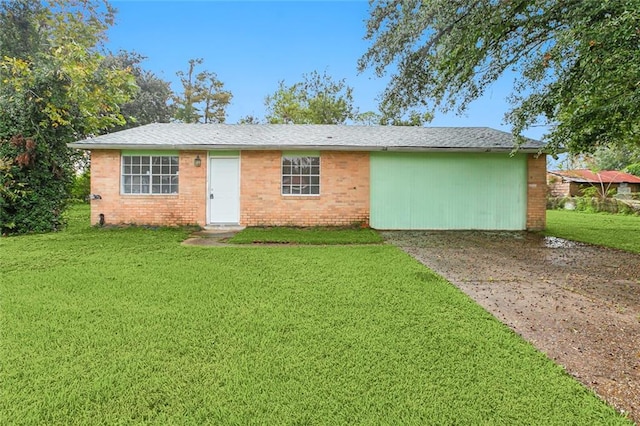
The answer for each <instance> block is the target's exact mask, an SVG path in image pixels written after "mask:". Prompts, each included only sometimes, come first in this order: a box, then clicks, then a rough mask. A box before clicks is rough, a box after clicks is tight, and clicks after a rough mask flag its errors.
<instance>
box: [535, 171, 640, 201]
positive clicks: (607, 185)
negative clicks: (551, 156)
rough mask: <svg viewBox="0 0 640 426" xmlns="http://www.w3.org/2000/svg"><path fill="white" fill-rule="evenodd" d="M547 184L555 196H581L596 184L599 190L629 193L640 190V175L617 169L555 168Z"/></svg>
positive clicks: (550, 192)
mask: <svg viewBox="0 0 640 426" xmlns="http://www.w3.org/2000/svg"><path fill="white" fill-rule="evenodd" d="M547 185H548V187H549V194H550V195H551V196H553V197H576V196H580V195H582V192H583V191H584V189H586V188H590V187H594V186H595V187H596V188H597V189H598V191H600V190H602V188H604V190H605V191H608V190H610V189H615V190H616V192H617V193H618V194H620V195H627V194H631V193H637V192H640V177H638V176H634V175H631V174H629V173H625V172H620V171H616V170H603V171H600V172H598V173H595V172H592V171H591V170H588V169H576V170H555V171H550V172H548V173H547Z"/></svg>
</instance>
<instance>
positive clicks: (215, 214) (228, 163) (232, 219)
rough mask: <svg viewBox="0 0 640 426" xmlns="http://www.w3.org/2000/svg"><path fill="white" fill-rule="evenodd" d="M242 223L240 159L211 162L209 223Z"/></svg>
mask: <svg viewBox="0 0 640 426" xmlns="http://www.w3.org/2000/svg"><path fill="white" fill-rule="evenodd" d="M239 222H240V159H239V158H216V157H212V158H211V159H210V160H209V223H221V224H222V223H224V224H237V223H239Z"/></svg>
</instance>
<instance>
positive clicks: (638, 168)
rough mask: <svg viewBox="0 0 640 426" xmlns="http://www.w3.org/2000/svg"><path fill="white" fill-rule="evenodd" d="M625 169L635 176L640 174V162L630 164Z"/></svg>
mask: <svg viewBox="0 0 640 426" xmlns="http://www.w3.org/2000/svg"><path fill="white" fill-rule="evenodd" d="M624 171H625V172H626V173H630V174H632V175H635V176H640V163H633V164H629V165H628V166H627V167H625V169H624Z"/></svg>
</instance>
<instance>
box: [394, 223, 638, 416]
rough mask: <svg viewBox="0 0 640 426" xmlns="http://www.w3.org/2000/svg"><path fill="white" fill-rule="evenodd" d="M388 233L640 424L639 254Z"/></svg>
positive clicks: (528, 237)
mask: <svg viewBox="0 0 640 426" xmlns="http://www.w3.org/2000/svg"><path fill="white" fill-rule="evenodd" d="M383 236H384V237H385V239H386V240H387V241H388V242H391V243H393V244H395V245H397V246H398V247H400V248H402V249H403V250H404V251H406V252H407V253H409V254H410V255H412V256H413V257H415V258H416V259H418V260H419V261H420V262H422V263H423V264H425V265H426V266H428V267H429V268H431V269H433V270H434V271H436V272H438V273H439V274H440V275H442V276H443V277H445V278H446V279H447V280H449V281H451V282H452V283H453V284H454V285H456V286H457V287H459V288H460V289H461V290H462V291H464V292H465V293H466V294H468V295H469V296H470V297H472V298H473V299H474V300H475V301H477V302H478V303H479V304H480V305H482V306H483V307H484V308H485V309H487V310H488V311H489V312H491V313H492V314H493V315H494V316H496V318H498V319H499V320H500V321H502V322H504V323H505V324H506V325H508V326H509V327H511V329H513V330H514V331H515V332H517V333H518V334H520V335H521V336H522V337H524V338H525V339H526V340H528V341H529V342H531V343H532V344H533V345H535V346H536V347H537V348H538V349H539V350H540V351H542V352H544V353H545V354H547V356H549V357H550V358H551V359H553V360H555V361H556V362H557V363H558V364H560V365H562V366H564V367H565V369H566V370H567V372H568V373H569V374H571V375H572V376H574V377H575V378H576V379H578V380H579V381H581V382H582V383H584V384H585V385H587V386H588V387H590V388H591V389H593V390H594V391H595V392H596V393H597V394H598V395H600V396H601V397H602V398H603V399H605V400H606V401H608V402H609V403H610V404H611V405H612V406H614V407H616V408H617V409H618V410H619V411H622V412H624V413H628V415H629V417H630V418H631V419H632V420H634V421H635V422H636V423H640V255H636V254H631V253H627V252H623V251H618V250H612V249H606V248H602V247H596V246H592V245H588V244H582V243H576V242H572V241H567V240H563V239H559V238H554V237H544V236H542V235H539V234H533V233H526V232H481V231H474V232H455V231H452V232H434V231H393V232H384V233H383Z"/></svg>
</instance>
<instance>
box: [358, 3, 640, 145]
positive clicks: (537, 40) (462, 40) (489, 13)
mask: <svg viewBox="0 0 640 426" xmlns="http://www.w3.org/2000/svg"><path fill="white" fill-rule="evenodd" d="M639 29H640V0H564V1H552V0H504V1H497V0H474V1H471V0H404V1H374V2H373V4H372V7H371V15H370V18H369V20H368V24H367V34H366V38H367V39H369V40H371V41H372V45H371V46H370V48H369V49H368V51H367V52H366V53H365V54H364V56H363V57H362V58H361V59H360V61H359V68H360V70H364V69H366V68H368V67H370V66H372V67H374V68H375V70H376V72H377V73H378V74H380V75H382V74H384V73H385V72H386V71H387V70H393V71H392V77H391V81H390V83H389V85H388V87H387V89H386V91H385V92H384V94H383V101H382V103H383V105H384V106H386V107H387V108H399V109H406V108H409V107H412V106H424V105H426V106H428V108H430V109H431V110H434V109H442V110H444V111H449V110H452V109H456V110H458V112H460V111H463V110H465V108H466V107H467V106H468V104H469V102H471V101H472V100H474V99H476V98H478V97H479V96H481V95H482V94H483V93H484V91H485V90H486V88H487V87H488V86H489V85H490V84H491V83H493V82H494V81H496V80H497V79H498V78H499V77H500V76H502V75H504V74H505V73H507V72H510V71H512V70H515V71H516V74H517V77H516V83H515V85H514V93H513V96H512V97H511V99H510V100H511V102H512V109H511V111H510V112H509V113H508V114H507V115H506V120H507V122H509V123H511V124H512V126H513V130H514V133H515V134H517V135H520V134H521V132H522V131H523V130H525V129H526V128H528V127H530V126H534V125H537V124H545V125H549V126H551V131H550V133H549V134H548V136H547V137H546V140H547V142H548V143H549V147H550V148H551V149H557V148H558V147H560V146H566V147H568V148H569V149H570V150H571V151H572V152H574V153H579V152H591V151H593V150H594V149H596V148H597V147H601V146H616V145H618V146H620V145H627V146H633V145H638V144H640V142H639V141H640V30H639Z"/></svg>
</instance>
